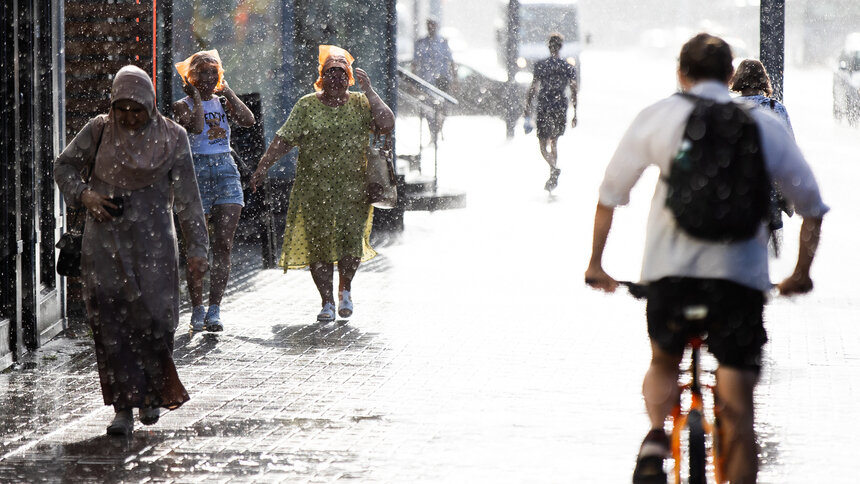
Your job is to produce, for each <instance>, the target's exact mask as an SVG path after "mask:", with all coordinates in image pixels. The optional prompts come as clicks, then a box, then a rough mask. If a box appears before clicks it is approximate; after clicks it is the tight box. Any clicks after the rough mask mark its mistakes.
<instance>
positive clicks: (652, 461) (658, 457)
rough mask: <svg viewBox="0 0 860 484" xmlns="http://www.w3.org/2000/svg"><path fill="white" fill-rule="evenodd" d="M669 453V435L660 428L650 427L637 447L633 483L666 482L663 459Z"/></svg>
mask: <svg viewBox="0 0 860 484" xmlns="http://www.w3.org/2000/svg"><path fill="white" fill-rule="evenodd" d="M669 455H670V444H669V437H668V436H667V435H666V432H664V431H663V430H662V429H652V430H651V431H650V432H648V435H646V436H645V439H644V440H643V441H642V446H640V447H639V456H638V457H637V458H636V469H635V470H634V471H633V484H666V481H667V477H666V471H665V470H663V460H664V459H665V458H666V457H669Z"/></svg>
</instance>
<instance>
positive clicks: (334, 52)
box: [314, 45, 355, 91]
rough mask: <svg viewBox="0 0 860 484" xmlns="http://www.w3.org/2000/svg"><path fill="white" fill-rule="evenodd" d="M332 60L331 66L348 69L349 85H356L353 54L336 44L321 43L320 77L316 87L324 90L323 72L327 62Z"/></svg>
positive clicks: (318, 89)
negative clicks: (353, 73) (353, 71)
mask: <svg viewBox="0 0 860 484" xmlns="http://www.w3.org/2000/svg"><path fill="white" fill-rule="evenodd" d="M329 60H331V64H332V65H331V66H330V67H332V66H334V67H340V68H342V69H343V70H345V71H346V77H347V78H348V79H349V85H350V86H352V85H355V77H353V75H352V63H353V62H354V61H355V59H354V58H353V57H352V54H350V53H349V52H347V51H346V49H342V48H340V47H338V46H336V45H321V46H320V55H319V62H320V66H319V73H320V75H319V77H318V78H317V80H316V82H315V83H314V89H316V90H317V91H322V74H323V71H324V70H325V67H326V62H328V61H329Z"/></svg>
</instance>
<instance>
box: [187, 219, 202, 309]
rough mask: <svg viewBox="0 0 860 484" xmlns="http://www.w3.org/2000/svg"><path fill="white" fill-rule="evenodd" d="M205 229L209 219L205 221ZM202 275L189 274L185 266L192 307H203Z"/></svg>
mask: <svg viewBox="0 0 860 484" xmlns="http://www.w3.org/2000/svg"><path fill="white" fill-rule="evenodd" d="M206 223H207V229H208V223H209V219H208V218H207V219H206ZM181 247H182V251H183V255H185V254H184V252H185V244H181ZM203 276H204V274H203V273H195V272H191V271H190V270H189V268H188V264H186V265H185V281H186V282H187V283H188V296H189V298H190V299H191V305H192V306H193V307H197V306H202V305H203Z"/></svg>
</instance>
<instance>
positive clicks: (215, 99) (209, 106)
mask: <svg viewBox="0 0 860 484" xmlns="http://www.w3.org/2000/svg"><path fill="white" fill-rule="evenodd" d="M176 70H177V71H178V72H179V75H180V76H181V77H182V82H183V87H182V88H183V90H184V91H185V94H187V96H186V97H184V98H182V99H180V100H179V101H176V102H175V103H173V112H174V114H175V119H176V122H177V123H179V124H180V125H182V127H184V128H185V129H186V131H188V139H189V141H190V142H191V154H192V155H193V156H194V170H195V171H196V172H197V185H198V187H199V188H200V198H201V200H202V202H203V212H204V213H205V214H206V216H207V219H208V222H209V223H210V224H211V225H212V274H211V276H210V285H209V309H208V310H207V308H206V306H204V305H203V277H202V275H201V274H199V273H195V272H192V271H188V272H187V274H186V278H187V280H188V293H189V295H190V296H191V304H192V306H193V309H192V311H191V330H192V331H202V330H203V329H206V330H208V331H221V330H223V329H224V324H223V323H222V322H221V299H222V298H223V297H224V290H225V289H226V288H227V279H229V277H230V252H231V250H232V248H233V236H234V234H235V233H236V227H237V226H238V225H239V216H240V215H241V214H242V207H243V206H244V205H245V201H244V198H243V194H242V183H241V181H240V177H239V168H238V166H237V165H236V160H234V159H233V156H232V155H231V150H230V125H231V124H233V123H235V124H237V125H239V126H245V127H247V126H253V125H254V114H253V113H251V110H250V109H248V107H247V106H245V103H243V102H242V100H241V99H239V98H238V97H237V96H236V94H235V93H234V92H233V90H232V89H230V86H228V85H227V80H226V79H224V67H223V66H222V65H221V58H220V57H219V56H218V51H216V50H207V51H201V52H197V53H196V54H194V55H192V56H191V57H189V58H188V59H185V60H184V61H182V62H179V63H177V64H176ZM221 95H223V97H221Z"/></svg>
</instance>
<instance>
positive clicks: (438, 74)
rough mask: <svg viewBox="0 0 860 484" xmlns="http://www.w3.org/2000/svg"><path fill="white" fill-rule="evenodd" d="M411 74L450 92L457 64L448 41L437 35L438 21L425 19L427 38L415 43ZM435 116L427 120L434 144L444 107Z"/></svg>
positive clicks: (443, 118) (440, 128)
mask: <svg viewBox="0 0 860 484" xmlns="http://www.w3.org/2000/svg"><path fill="white" fill-rule="evenodd" d="M412 72H414V73H415V75H417V76H418V77H420V78H422V79H424V80H425V81H427V82H429V83H430V84H432V85H434V86H436V87H438V88H439V89H440V90H442V91H445V92H447V93H450V92H451V88H452V87H453V84H454V80H455V79H456V78H457V64H455V63H454V56H453V55H452V54H451V48H450V47H449V46H448V40H447V39H445V38H444V37H442V36H441V35H439V21H438V20H436V19H435V18H433V17H430V18H428V19H427V36H426V37H422V38H420V39H418V40H417V41H416V42H415V50H414V54H413V56H412ZM437 114H438V116H435V115H434V116H433V117H432V118H431V119H428V120H427V122H428V124H429V126H430V132H431V133H432V135H433V136H432V138H433V142H434V143H435V142H436V139H437V137H438V134H439V133H440V132H441V131H442V124H444V121H445V112H444V107H443V108H441V109H440V110H439V111H438V113H437Z"/></svg>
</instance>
